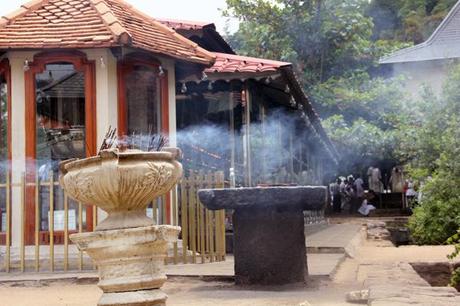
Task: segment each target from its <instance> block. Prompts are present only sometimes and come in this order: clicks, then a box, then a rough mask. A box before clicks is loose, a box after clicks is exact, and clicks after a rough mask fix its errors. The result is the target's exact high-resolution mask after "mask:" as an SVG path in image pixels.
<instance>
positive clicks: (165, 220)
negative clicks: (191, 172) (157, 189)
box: [161, 195, 168, 224]
mask: <svg viewBox="0 0 460 306" xmlns="http://www.w3.org/2000/svg"><path fill="white" fill-rule="evenodd" d="M166 206H167V203H166V195H162V196H161V224H167V223H168V218H167V216H166Z"/></svg>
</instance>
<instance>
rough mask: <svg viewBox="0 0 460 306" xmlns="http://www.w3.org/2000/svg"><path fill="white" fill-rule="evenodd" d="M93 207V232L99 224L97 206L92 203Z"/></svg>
mask: <svg viewBox="0 0 460 306" xmlns="http://www.w3.org/2000/svg"><path fill="white" fill-rule="evenodd" d="M91 207H92V209H93V232H94V231H95V230H96V226H97V206H96V205H92V206H91Z"/></svg>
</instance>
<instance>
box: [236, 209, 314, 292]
mask: <svg viewBox="0 0 460 306" xmlns="http://www.w3.org/2000/svg"><path fill="white" fill-rule="evenodd" d="M233 225H234V232H233V233H234V236H233V237H234V241H235V244H234V249H233V254H234V256H235V281H236V283H237V284H240V285H244V284H262V285H277V284H287V283H297V282H304V281H305V280H306V277H307V275H308V270H307V254H306V248H305V234H304V232H305V230H304V218H303V214H302V212H301V211H296V210H282V209H279V208H276V207H274V208H267V209H264V210H258V209H237V210H235V213H234V214H233Z"/></svg>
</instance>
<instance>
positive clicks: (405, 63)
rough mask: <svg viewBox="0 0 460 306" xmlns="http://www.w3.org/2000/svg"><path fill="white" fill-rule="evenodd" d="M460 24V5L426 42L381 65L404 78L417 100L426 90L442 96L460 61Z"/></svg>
mask: <svg viewBox="0 0 460 306" xmlns="http://www.w3.org/2000/svg"><path fill="white" fill-rule="evenodd" d="M459 22H460V1H459V2H457V3H456V4H455V5H454V7H453V8H452V9H451V10H450V12H449V14H448V15H447V16H446V17H445V18H444V20H443V21H442V22H441V24H440V25H439V26H438V27H437V28H436V30H435V31H434V32H433V34H431V36H430V37H429V38H428V39H427V40H426V41H424V42H423V43H421V44H418V45H415V46H412V47H409V48H404V49H401V50H398V51H396V52H394V53H392V54H389V55H388V56H385V57H383V58H382V59H381V60H380V64H382V65H383V67H384V69H386V70H387V71H389V75H390V76H403V77H404V81H405V85H406V88H407V90H408V92H409V93H411V94H412V95H413V96H414V97H420V94H421V93H422V92H423V90H422V89H423V86H429V87H430V88H431V89H432V90H433V92H434V93H435V94H437V95H439V94H440V93H441V92H442V89H443V86H444V82H445V81H446V78H447V75H448V71H449V67H452V64H453V63H456V62H458V59H459V58H460V32H459V31H458V24H459Z"/></svg>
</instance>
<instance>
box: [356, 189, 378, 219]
mask: <svg viewBox="0 0 460 306" xmlns="http://www.w3.org/2000/svg"><path fill="white" fill-rule="evenodd" d="M374 198H375V195H374V192H372V191H370V192H368V193H366V194H365V196H364V200H363V202H362V203H361V207H360V208H359V209H358V212H359V213H360V214H361V215H363V216H365V217H368V216H369V214H370V212H371V211H373V210H375V209H376V208H375V206H374V205H372V204H370V203H369V202H370V201H371V200H372V199H374Z"/></svg>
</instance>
